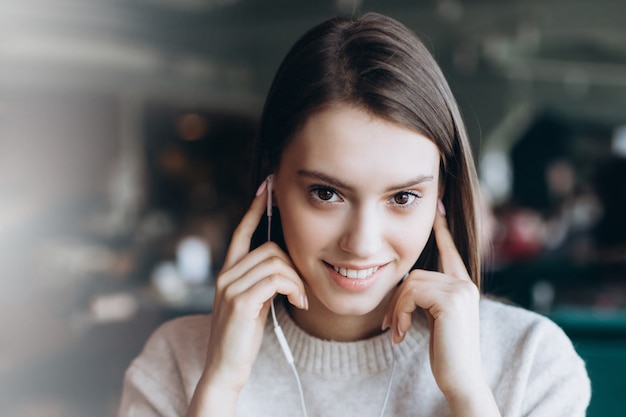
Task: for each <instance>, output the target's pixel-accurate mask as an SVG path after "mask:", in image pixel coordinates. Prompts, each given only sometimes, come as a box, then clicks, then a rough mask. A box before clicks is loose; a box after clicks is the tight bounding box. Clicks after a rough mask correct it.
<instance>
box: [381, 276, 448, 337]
mask: <svg viewBox="0 0 626 417" xmlns="http://www.w3.org/2000/svg"><path fill="white" fill-rule="evenodd" d="M458 284H459V280H458V279H456V278H453V277H449V276H447V275H445V274H442V273H440V272H435V271H426V270H419V269H417V270H414V271H412V272H411V274H410V275H409V277H408V278H407V279H406V280H405V282H404V283H403V284H402V286H401V287H400V288H399V289H398V291H397V292H396V294H395V296H394V304H393V306H392V307H391V309H390V313H388V314H390V317H388V318H386V320H388V322H389V323H390V326H391V328H392V330H393V337H392V340H393V342H394V343H396V344H397V343H400V342H401V341H402V340H403V339H404V336H405V334H406V331H407V330H408V329H409V328H410V327H411V322H412V317H413V312H414V311H415V310H416V309H418V308H420V309H423V310H424V311H425V312H426V314H427V316H429V317H430V316H431V315H439V314H440V307H441V306H442V304H445V303H444V300H446V299H447V296H448V294H450V293H451V292H453V291H454V290H455V288H454V287H456V286H458Z"/></svg>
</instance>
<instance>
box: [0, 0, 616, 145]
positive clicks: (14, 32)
mask: <svg viewBox="0 0 626 417" xmlns="http://www.w3.org/2000/svg"><path fill="white" fill-rule="evenodd" d="M370 10H373V11H379V12H382V13H386V14H389V15H390V16H392V17H395V18H398V19H399V20H401V21H402V22H404V23H405V24H407V25H408V26H409V27H411V28H412V29H413V30H415V31H416V32H417V33H418V34H419V35H420V36H421V37H422V38H423V39H424V40H425V41H426V43H427V44H428V45H429V46H430V48H431V49H432V51H433V53H434V54H435V56H436V57H437V59H438V60H439V62H440V63H441V65H442V67H443V69H444V72H445V73H446V74H447V76H448V78H449V80H450V82H451V84H452V87H453V89H454V90H455V92H456V93H457V97H458V98H459V101H460V103H461V106H462V107H463V109H464V113H465V114H466V118H467V119H468V124H469V126H470V130H471V131H472V132H474V135H476V134H478V135H480V136H481V137H486V136H487V135H488V134H489V133H490V132H491V131H492V130H494V129H495V128H496V126H498V124H499V123H500V121H501V120H502V119H503V118H504V117H505V116H506V115H507V114H508V113H509V112H511V111H513V110H514V109H515V108H517V107H519V105H520V103H522V104H524V103H525V104H527V105H528V104H529V105H531V106H532V107H534V108H536V107H552V108H556V109H557V110H558V111H562V112H565V113H567V114H570V115H573V116H574V117H586V118H591V119H598V120H602V121H604V122H607V123H614V124H620V123H623V122H624V121H626V42H625V40H626V2H624V1H612V0H596V1H594V2H574V1H567V0H546V1H542V0H506V1H503V0H471V1H470V0H437V1H436V0H427V1H409V0H396V1H391V0H388V1H351V0H335V1H330V0H322V1H313V0H310V1H288V0H126V1H107V2H104V1H97V0H89V1H86V0H59V1H54V2H52V1H47V0H23V1H20V2H11V3H8V2H7V3H5V4H3V5H2V8H1V9H0V91H2V90H5V91H6V90H24V89H27V90H33V89H61V90H65V91H83V92H94V93H97V94H102V93H104V94H113V95H133V96H136V97H142V98H145V99H158V100H165V101H176V100H183V101H185V100H187V101H188V100H195V101H196V102H199V103H203V104H205V105H207V106H221V107H224V108H229V109H233V110H236V111H239V112H248V113H250V114H254V113H256V112H258V110H259V108H260V106H261V103H262V99H263V96H264V94H265V92H266V90H267V88H268V86H269V83H270V81H271V77H272V74H273V72H274V70H275V69H276V67H277V65H278V63H279V62H280V59H281V58H282V56H283V55H284V53H285V52H286V50H287V49H288V48H289V46H290V45H291V44H292V43H293V42H294V40H295V39H296V38H297V36H299V35H300V34H301V33H302V32H303V31H304V30H306V29H307V28H309V27H310V26H312V25H313V24H315V23H317V22H319V21H321V20H323V19H325V18H327V17H330V16H333V15H336V14H349V13H352V12H353V11H358V12H363V11H370Z"/></svg>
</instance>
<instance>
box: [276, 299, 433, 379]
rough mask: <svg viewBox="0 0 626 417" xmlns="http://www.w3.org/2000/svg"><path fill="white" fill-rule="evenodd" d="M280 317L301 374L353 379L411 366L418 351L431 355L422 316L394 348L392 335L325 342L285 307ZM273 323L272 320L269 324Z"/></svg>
mask: <svg viewBox="0 0 626 417" xmlns="http://www.w3.org/2000/svg"><path fill="white" fill-rule="evenodd" d="M276 317H277V319H278V322H279V323H280V325H281V327H282V328H283V332H284V333H285V337H286V338H287V341H288V342H289V346H290V347H291V351H292V353H293V357H294V359H295V361H296V365H297V366H298V368H299V369H300V370H302V371H303V372H307V373H312V374H317V375H321V376H333V377H335V378H337V377H345V378H353V377H358V376H369V375H372V374H377V373H380V372H384V371H387V370H388V369H389V368H390V367H391V366H392V363H393V360H394V359H393V356H394V355H395V361H396V364H401V363H403V362H407V361H408V360H409V359H410V358H411V356H414V355H415V353H416V351H419V350H423V349H425V351H426V352H428V326H427V322H426V319H425V317H424V316H423V315H421V314H414V315H413V325H412V326H411V328H410V329H409V331H408V332H407V334H406V336H405V339H404V341H403V342H402V343H400V344H399V345H396V346H392V343H391V332H390V331H387V332H385V333H383V334H380V335H378V336H375V337H372V338H370V339H366V340H359V341H356V342H335V341H329V340H322V339H318V338H316V337H313V336H311V335H309V334H307V333H305V332H304V330H302V329H301V328H300V327H298V325H296V323H295V322H294V321H293V319H292V318H291V317H290V316H289V314H288V312H287V310H286V309H285V306H284V305H283V303H276ZM268 321H269V320H268Z"/></svg>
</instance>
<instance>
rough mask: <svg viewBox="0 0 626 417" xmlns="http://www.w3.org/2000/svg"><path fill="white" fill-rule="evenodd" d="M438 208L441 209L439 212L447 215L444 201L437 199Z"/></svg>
mask: <svg viewBox="0 0 626 417" xmlns="http://www.w3.org/2000/svg"><path fill="white" fill-rule="evenodd" d="M437 208H438V209H439V213H441V215H442V216H445V215H446V208H445V206H444V205H443V201H441V200H437Z"/></svg>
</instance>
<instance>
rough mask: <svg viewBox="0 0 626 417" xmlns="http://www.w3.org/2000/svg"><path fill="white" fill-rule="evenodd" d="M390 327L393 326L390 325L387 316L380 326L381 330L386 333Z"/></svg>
mask: <svg viewBox="0 0 626 417" xmlns="http://www.w3.org/2000/svg"><path fill="white" fill-rule="evenodd" d="M390 327H391V326H390V325H389V319H388V318H387V316H385V318H384V319H383V325H382V326H380V330H382V331H383V332H384V331H385V330H387V329H388V328H390Z"/></svg>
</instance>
